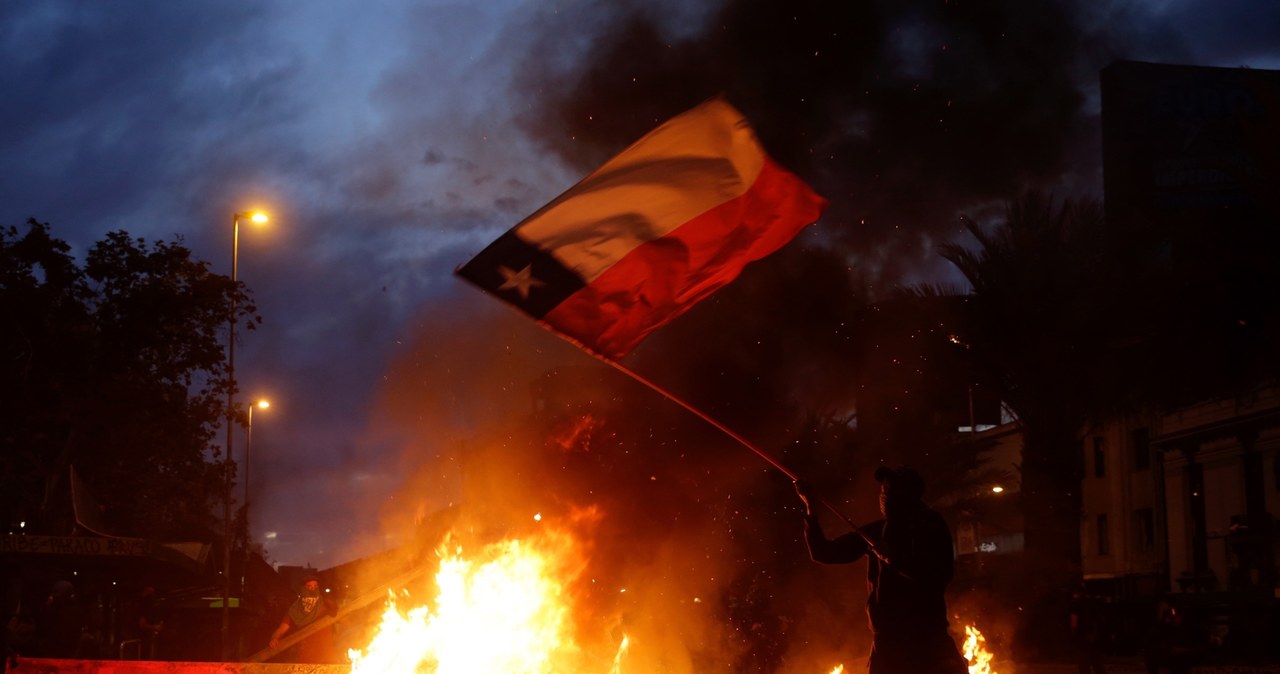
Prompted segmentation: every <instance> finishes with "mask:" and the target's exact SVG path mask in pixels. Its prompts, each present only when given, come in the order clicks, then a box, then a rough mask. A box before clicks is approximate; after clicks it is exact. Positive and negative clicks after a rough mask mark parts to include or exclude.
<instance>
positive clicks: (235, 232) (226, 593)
mask: <svg viewBox="0 0 1280 674" xmlns="http://www.w3.org/2000/svg"><path fill="white" fill-rule="evenodd" d="M240 218H248V219H250V220H252V221H254V222H266V221H267V216H266V214H265V213H261V212H258V211H250V212H247V213H236V214H234V215H232V216H231V286H232V288H231V313H230V314H229V315H228V316H227V447H226V450H227V453H226V456H225V457H223V461H224V466H223V469H224V470H223V477H222V479H223V490H222V635H221V636H222V638H221V646H222V659H223V661H224V662H225V661H226V659H227V652H228V646H230V636H231V441H232V437H233V434H232V432H231V429H232V426H234V423H235V416H236V414H235V409H236V408H235V394H236V309H237V308H238V305H237V299H238V297H237V295H238V293H239V291H240V288H239V264H240V259H239V258H240Z"/></svg>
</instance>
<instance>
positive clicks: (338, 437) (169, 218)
mask: <svg viewBox="0 0 1280 674" xmlns="http://www.w3.org/2000/svg"><path fill="white" fill-rule="evenodd" d="M668 4H669V5H670V7H666V6H665V5H668ZM691 4H692V3H686V2H672V3H663V2H623V1H617V2H598V3H588V2H519V1H518V0H491V1H488V2H442V1H436V0H426V1H423V2H381V3H348V2H333V1H331V0H306V1H298V0H293V1H288V2H286V1H280V2H252V3H251V2H213V1H205V0H185V1H184V2H158V1H152V2H145V1H137V2H124V3H119V2H116V3H104V2H76V1H72V0H44V1H41V2H5V3H0V58H2V59H3V67H2V68H0V92H3V94H4V95H3V98H2V99H0V149H2V150H3V151H2V152H0V224H3V225H6V226H7V225H17V226H21V225H22V224H23V223H24V222H25V220H26V219H27V218H29V217H34V218H36V219H38V220H41V221H44V222H48V223H50V224H51V225H52V229H53V233H54V235H55V236H59V237H61V238H63V239H66V240H67V241H68V242H70V243H71V244H72V245H73V246H74V247H75V252H76V254H77V255H78V256H81V257H82V256H83V253H84V252H85V250H87V248H88V247H89V246H90V245H92V243H94V242H96V241H98V240H100V239H102V238H103V237H104V236H105V235H106V233H107V232H109V231H113V230H125V231H127V232H129V233H130V234H132V235H134V236H141V237H144V238H146V239H148V240H157V239H159V240H170V239H172V238H173V237H174V236H178V237H181V238H182V240H183V241H184V242H185V244H186V245H188V246H190V247H191V248H192V249H193V250H194V251H195V254H196V256H197V257H198V258H201V259H204V260H207V261H209V262H210V263H211V264H212V265H213V267H214V269H215V271H219V272H221V273H226V274H229V273H230V266H231V259H230V258H231V218H232V214H233V213H235V212H238V211H245V210H249V209H252V208H261V209H264V210H266V211H268V212H270V213H271V216H272V220H271V222H270V223H269V224H267V225H265V226H263V227H261V228H258V227H257V226H254V225H251V224H242V227H241V239H240V255H239V277H240V280H242V281H244V282H245V283H247V284H248V286H249V287H250V289H251V291H252V293H253V294H254V297H255V298H256V300H257V302H258V306H259V309H260V313H261V314H262V316H263V317H264V321H263V324H262V326H261V327H260V328H259V329H258V330H256V331H254V332H248V333H246V332H242V333H241V341H240V343H239V345H238V347H237V355H236V372H237V375H238V378H239V381H240V384H241V389H242V391H243V394H242V399H245V398H249V397H258V396H262V397H266V398H269V399H270V400H271V401H272V407H271V409H270V410H268V411H260V412H258V413H256V414H255V416H254V429H253V464H252V471H251V479H252V480H253V482H252V483H251V485H250V488H251V493H252V496H251V502H252V503H253V509H252V511H251V522H252V526H253V530H254V533H255V536H256V537H258V538H259V539H262V538H264V537H265V539H266V543H267V549H268V553H269V555H270V557H271V560H272V561H274V562H277V563H281V564H299V565H304V564H309V565H312V566H315V567H319V568H325V567H328V566H332V565H334V564H338V563H342V562H345V561H349V560H351V559H354V558H356V557H359V556H362V555H365V554H369V553H371V552H374V551H377V550H380V549H383V548H384V547H386V546H388V545H390V544H393V543H395V542H396V538H395V535H394V533H384V531H383V527H382V522H383V521H385V520H386V518H387V515H386V513H388V512H395V511H397V510H403V511H415V512H421V511H432V510H436V509H439V508H442V507H445V506H447V505H449V504H450V503H452V502H453V501H454V500H455V499H457V498H458V496H459V495H458V494H457V493H456V491H453V490H451V489H450V488H449V486H448V485H449V484H450V480H449V479H448V475H449V473H450V470H451V468H450V467H448V466H445V465H441V466H439V467H435V466H433V462H435V461H437V459H439V460H440V461H441V462H444V461H445V459H444V458H441V457H445V456H447V455H449V453H450V447H452V446H453V445H454V444H456V443H458V442H460V441H462V440H463V439H465V438H467V437H468V436H469V435H471V434H472V433H473V432H474V431H476V429H480V428H483V427H485V426H486V425H487V424H490V423H492V422H494V421H495V420H499V419H503V418H506V417H508V416H510V415H512V414H514V413H516V411H521V412H523V411H524V410H526V409H527V407H528V404H529V393H528V386H529V382H530V381H531V380H532V379H533V378H535V377H536V376H537V375H538V374H539V373H541V372H543V371H545V370H547V369H548V368H550V367H553V366H555V365H558V364H568V365H573V364H581V363H584V362H589V358H588V357H587V356H585V355H583V354H581V353H580V352H578V351H576V350H575V349H574V348H573V347H571V346H569V345H567V344H565V343H563V342H561V341H559V340H557V339H556V338H554V337H553V336H551V335H549V334H547V333H546V332H545V331H543V330H541V329H540V328H538V327H537V326H536V325H534V324H533V323H532V322H530V321H529V320H528V319H526V318H524V317H522V316H519V315H516V313H515V312H512V311H511V310H510V309H508V308H507V307H505V306H503V305H501V303H499V302H498V301H496V300H494V299H492V298H489V297H486V296H484V295H483V294H482V293H481V292H480V291H478V290H476V289H475V288H473V287H470V286H468V285H466V284H465V283H463V282H461V281H460V280H458V279H457V278H455V277H454V276H453V270H454V269H455V267H457V266H458V265H460V264H462V263H464V262H465V261H466V260H468V259H469V258H470V257H471V256H472V255H474V254H475V253H477V252H478V251H479V250H480V249H481V248H483V247H484V245H485V244H487V243H488V242H489V241H491V240H493V239H494V238H496V237H497V236H498V235H499V234H500V233H502V232H503V231H505V230H506V229H508V228H510V227H511V226H512V225H514V224H515V223H516V222H517V221H519V220H520V219H521V218H523V217H524V216H526V215H528V214H529V213H531V212H532V211H534V210H535V209H537V208H538V207H539V206H541V205H542V204H544V203H545V202H547V201H549V200H550V199H552V198H554V197H555V196H556V195H557V194H559V193H560V192H561V191H563V190H565V189H567V188H568V187H569V186H571V185H572V184H573V183H574V182H576V181H577V180H578V179H579V178H580V177H581V176H583V175H584V174H585V173H586V172H588V171H590V170H591V169H592V168H594V167H595V166H596V165H598V164H599V163H600V162H601V161H603V160H604V159H606V158H607V157H608V156H610V155H611V154H612V153H614V152H617V151H619V150H621V149H622V148H623V147H624V146H626V145H627V144H629V143H630V142H632V141H634V140H635V139H636V138H638V137H639V136H640V135H642V134H643V133H645V132H646V131H648V130H649V129H651V128H653V127H654V126H656V125H657V124H659V123H661V122H662V121H665V120H666V119H667V118H669V117H671V116H672V115H674V114H677V113H679V112H681V111H683V110H685V109H687V108H689V107H692V106H693V105H696V104H697V103H699V102H700V101H702V100H704V99H706V98H707V97H710V96H714V95H717V94H724V95H726V96H728V98H729V99H730V101H731V102H733V103H734V104H735V105H737V106H738V107H739V108H740V109H741V110H742V111H743V112H744V113H745V114H746V115H747V117H748V118H749V119H750V120H752V122H753V123H754V124H755V126H756V128H757V131H758V132H759V135H760V137H761V139H762V140H763V142H764V144H765V146H766V148H768V149H769V150H770V152H771V153H772V154H773V156H774V157H775V158H776V159H778V160H779V162H781V163H782V164H783V165H785V166H787V167H788V168H790V169H791V170H793V171H795V172H796V173H798V174H799V175H801V176H802V177H804V178H805V179H806V180H808V181H810V182H811V184H813V185H814V187H815V188H816V189H817V190H818V191H819V192H820V193H822V194H824V195H825V196H826V197H827V198H828V199H830V201H831V207H830V209H829V211H828V212H827V214H826V216H825V217H824V218H823V220H822V221H821V222H820V223H819V224H818V225H817V226H815V227H811V228H810V229H809V230H807V231H806V232H805V233H803V234H802V235H801V236H800V237H799V239H798V240H797V241H796V242H794V243H793V244H792V245H793V246H798V247H810V248H824V249H827V250H833V251H838V252H839V253H840V254H841V255H843V256H845V257H846V258H847V259H848V260H849V262H850V264H851V265H852V266H853V267H856V268H857V269H858V270H859V272H860V273H861V274H862V275H863V277H864V278H865V279H866V280H867V281H868V283H869V288H870V291H871V292H872V293H873V294H874V293H884V292H887V291H888V290H889V289H891V288H893V287H894V286H898V285H901V284H909V283H917V282H921V281H929V282H940V283H948V282H954V278H952V277H951V276H949V275H948V274H947V271H946V269H945V265H944V263H943V262H942V261H941V260H940V259H939V258H938V256H937V254H936V251H935V250H934V245H935V244H937V243H939V242H943V241H950V240H956V237H959V236H961V229H960V227H959V223H958V220H957V217H956V216H957V215H959V214H961V213H967V214H971V215H974V216H976V217H982V216H984V215H985V214H987V213H990V212H992V211H993V210H994V208H995V207H997V206H998V205H999V204H1000V203H1001V202H1002V201H1003V200H1005V199H1007V198H1009V197H1011V196H1013V195H1015V194H1016V193H1017V192H1018V191H1019V190H1022V189H1025V188H1028V187H1047V188H1050V189H1052V190H1054V191H1055V193H1057V194H1060V195H1066V196H1071V195H1096V194H1097V192H1098V190H1099V187H1100V185H1101V175H1100V172H1101V168H1100V166H1101V160H1100V153H1101V148H1100V141H1099V128H1098V119H1097V114H1098V112H1099V110H1098V106H1099V97H1098V88H1097V74H1098V71H1099V69H1101V68H1102V67H1104V66H1105V65H1107V64H1108V63H1110V62H1112V61H1113V60H1116V59H1120V58H1124V59H1133V60H1145V61H1155V62H1165V63H1180V64H1195V65H1211V66H1226V67H1234V66H1249V67H1253V68H1269V69H1280V4H1277V3H1267V2H1256V1H1252V0H1224V1H1221V2H1212V3H1210V2H1191V1H1189V0H1167V1H1163V2H1121V1H1117V2H1110V3H1095V2H1079V3H1071V2H1022V1H1019V0H997V1H996V2H985V3H968V2H955V1H951V2H940V1H939V2H894V1H888V0H885V1H883V2H879V3H865V2H849V3H846V2H838V3H832V2H821V1H818V0H798V1H797V0H793V1H789V2H759V3H752V2H735V1H732V0H731V1H730V2H727V3H724V4H720V3H712V2H705V3H701V4H700V5H697V6H693V7H691ZM971 5H972V6H971ZM979 5H980V6H979ZM833 6H834V7H833ZM721 338H722V339H726V340H729V339H732V334H731V333H730V334H725V335H723V336H722V337H721ZM406 377H407V378H410V379H411V380H412V383H413V384H414V385H415V386H414V387H413V388H414V390H415V391H417V395H418V396H420V397H418V398H415V399H413V400H410V401H406V400H404V399H403V398H396V396H397V395H398V394H397V393H396V392H397V391H403V390H404V388H405V381H404V380H405V378H406ZM393 399H394V400H395V401H396V402H395V404H391V402H390V401H392V400H393ZM388 407H394V408H395V411H394V413H387V409H388ZM406 409H408V410H413V409H420V410H421V418H420V421H421V423H423V424H426V425H427V426H429V427H430V428H431V429H432V432H431V433H420V432H415V433H413V434H411V435H410V434H406V433H401V432H399V430H398V429H397V428H396V427H395V425H394V423H393V420H395V419H400V420H403V419H404V418H405V416H406V414H411V413H407V412H406ZM219 437H221V434H219ZM239 437H240V438H241V439H240V440H239V441H238V442H237V446H236V454H237V458H240V457H241V452H242V450H243V446H244V445H243V436H239ZM410 438H412V439H410ZM433 471H434V472H435V473H436V474H438V475H440V476H442V477H441V479H440V480H439V481H438V482H436V483H434V484H433V485H432V486H431V487H430V488H424V489H423V490H421V491H420V492H419V493H418V495H417V496H418V498H416V499H413V500H408V499H404V497H403V494H404V493H405V492H404V491H403V490H402V489H401V488H402V487H403V486H404V483H405V479H406V476H407V475H410V474H417V473H419V472H426V473H432V472H433ZM397 499H401V500H402V501H403V502H398V501H397Z"/></svg>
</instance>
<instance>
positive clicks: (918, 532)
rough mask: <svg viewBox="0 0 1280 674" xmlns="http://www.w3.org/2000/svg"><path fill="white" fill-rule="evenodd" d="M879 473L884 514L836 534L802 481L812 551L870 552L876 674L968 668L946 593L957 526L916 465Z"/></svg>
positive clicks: (825, 554) (939, 673) (848, 555)
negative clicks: (927, 491)
mask: <svg viewBox="0 0 1280 674" xmlns="http://www.w3.org/2000/svg"><path fill="white" fill-rule="evenodd" d="M875 478H876V481H877V482H879V483H880V513H881V514H882V515H883V516H884V519H881V520H878V521H876V522H873V523H871V524H869V525H867V526H866V527H863V528H861V529H859V530H855V531H854V532H852V533H847V534H844V535H842V536H839V537H838V538H835V539H828V538H827V537H826V535H825V534H824V533H823V531H822V524H821V523H820V522H819V520H818V515H817V512H816V511H815V509H814V508H813V507H812V504H815V503H817V502H819V501H818V499H817V497H816V495H815V494H814V493H813V490H812V489H811V488H810V487H809V486H808V484H807V483H805V482H802V481H797V482H796V483H795V486H796V493H797V494H798V495H799V496H800V500H801V501H802V502H803V503H804V507H805V520H804V522H805V541H806V542H807V543H808V546H809V556H810V557H811V558H812V559H813V561H815V562H819V563H823V564H849V563H852V562H856V561H858V560H860V559H862V558H863V557H866V558H867V619H868V624H869V625H870V627H871V632H872V642H871V656H870V658H869V659H868V661H867V671H868V673H869V674H922V673H924V672H928V673H929V674H968V671H969V666H968V663H966V662H965V659H964V658H963V657H962V656H961V655H960V652H959V651H958V650H957V649H956V644H955V640H954V639H952V638H951V634H950V632H948V630H947V626H948V621H947V603H946V599H945V597H944V595H945V593H946V589H947V583H949V582H951V577H952V575H953V574H954V572H955V551H954V549H953V546H952V542H951V529H950V528H949V527H948V526H947V523H946V521H945V520H943V519H942V516H941V515H939V514H938V513H937V512H935V511H934V510H932V509H931V508H929V506H927V505H925V503H924V501H923V500H922V497H923V496H924V480H923V479H921V477H920V474H919V473H917V472H916V471H915V470H913V469H911V468H905V467H904V468H899V469H896V470H894V469H890V468H888V467H885V466H881V467H880V468H878V469H876V472H875Z"/></svg>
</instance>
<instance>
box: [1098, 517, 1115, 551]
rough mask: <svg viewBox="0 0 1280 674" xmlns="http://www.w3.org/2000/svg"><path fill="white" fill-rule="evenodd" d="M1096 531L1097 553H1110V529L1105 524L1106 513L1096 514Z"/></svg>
mask: <svg viewBox="0 0 1280 674" xmlns="http://www.w3.org/2000/svg"><path fill="white" fill-rule="evenodd" d="M1096 533H1097V534H1098V554H1099V555H1109V554H1111V530H1110V528H1109V527H1108V526H1107V514H1106V513H1101V514H1099V515H1098V526H1097V532H1096Z"/></svg>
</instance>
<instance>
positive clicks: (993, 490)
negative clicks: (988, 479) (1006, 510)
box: [991, 485, 1004, 494]
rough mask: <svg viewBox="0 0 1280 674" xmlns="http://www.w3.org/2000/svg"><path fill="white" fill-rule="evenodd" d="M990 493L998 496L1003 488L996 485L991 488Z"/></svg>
mask: <svg viewBox="0 0 1280 674" xmlns="http://www.w3.org/2000/svg"><path fill="white" fill-rule="evenodd" d="M991 491H992V492H993V493H996V494H999V493H1000V492H1002V491H1004V487H1001V486H1000V485H996V486H994V487H992V488H991Z"/></svg>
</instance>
